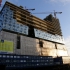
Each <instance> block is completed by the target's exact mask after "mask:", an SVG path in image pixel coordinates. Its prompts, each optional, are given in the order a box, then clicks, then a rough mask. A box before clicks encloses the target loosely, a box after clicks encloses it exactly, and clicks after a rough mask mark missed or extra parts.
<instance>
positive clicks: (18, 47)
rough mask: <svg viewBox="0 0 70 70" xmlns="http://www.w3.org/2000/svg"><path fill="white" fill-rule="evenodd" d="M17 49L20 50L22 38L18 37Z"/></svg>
mask: <svg viewBox="0 0 70 70" xmlns="http://www.w3.org/2000/svg"><path fill="white" fill-rule="evenodd" d="M17 49H20V36H19V35H18V36H17Z"/></svg>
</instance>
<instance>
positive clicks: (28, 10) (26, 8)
mask: <svg viewBox="0 0 70 70" xmlns="http://www.w3.org/2000/svg"><path fill="white" fill-rule="evenodd" d="M25 10H27V11H29V10H32V11H34V10H35V9H34V8H33V9H27V8H26V6H25Z"/></svg>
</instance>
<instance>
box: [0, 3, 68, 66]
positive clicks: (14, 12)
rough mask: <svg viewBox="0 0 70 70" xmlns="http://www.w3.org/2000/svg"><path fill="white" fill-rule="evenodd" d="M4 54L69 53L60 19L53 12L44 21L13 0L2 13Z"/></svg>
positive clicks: (0, 30) (0, 42) (0, 46)
mask: <svg viewBox="0 0 70 70" xmlns="http://www.w3.org/2000/svg"><path fill="white" fill-rule="evenodd" d="M0 53H2V54H7V55H8V54H13V55H14V54H17V55H25V56H29V57H31V56H32V57H33V56H37V57H38V56H39V57H43V58H45V57H46V58H48V57H53V58H55V57H60V56H68V53H67V49H66V47H65V44H64V39H63V36H62V32H61V27H60V23H59V20H58V19H56V18H54V17H53V16H52V15H49V16H47V17H46V18H45V19H44V20H42V19H40V18H38V17H36V16H34V15H32V14H31V13H30V12H29V11H27V10H26V9H24V8H23V7H22V6H19V7H18V6H16V5H14V4H12V3H10V2H6V3H5V5H4V6H3V8H2V10H1V12H0ZM37 65H38V64H37Z"/></svg>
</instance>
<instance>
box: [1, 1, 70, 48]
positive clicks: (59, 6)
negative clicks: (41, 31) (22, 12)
mask: <svg viewBox="0 0 70 70" xmlns="http://www.w3.org/2000/svg"><path fill="white" fill-rule="evenodd" d="M5 1H9V2H12V3H13V4H16V5H18V6H20V5H22V6H23V7H24V8H25V7H26V8H27V9H32V8H35V11H30V12H31V13H36V12H54V10H55V11H56V12H62V14H57V18H58V19H59V20H60V25H61V29H62V33H63V37H64V39H65V43H66V46H67V47H68V48H69V47H70V0H2V6H3V5H4V3H5ZM34 15H35V16H37V17H39V18H41V19H43V18H45V17H46V16H47V15H49V14H34Z"/></svg>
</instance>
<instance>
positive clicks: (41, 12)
mask: <svg viewBox="0 0 70 70" xmlns="http://www.w3.org/2000/svg"><path fill="white" fill-rule="evenodd" d="M49 13H50V14H54V17H55V18H56V14H61V13H62V12H55V10H54V12H38V13H32V14H49Z"/></svg>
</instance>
